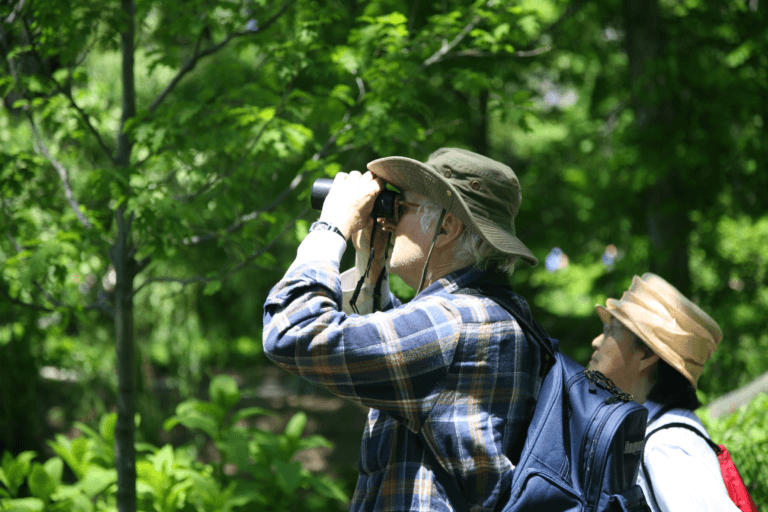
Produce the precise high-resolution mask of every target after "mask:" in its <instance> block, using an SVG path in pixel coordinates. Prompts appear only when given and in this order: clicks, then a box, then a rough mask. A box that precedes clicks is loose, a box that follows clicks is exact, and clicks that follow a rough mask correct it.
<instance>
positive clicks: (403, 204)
mask: <svg viewBox="0 0 768 512" xmlns="http://www.w3.org/2000/svg"><path fill="white" fill-rule="evenodd" d="M419 206H423V205H421V204H419V203H411V202H410V201H406V200H405V199H404V198H403V196H398V197H397V198H396V199H395V223H396V224H397V223H399V222H400V219H401V218H403V216H404V215H405V212H406V211H407V209H408V208H418V207H419Z"/></svg>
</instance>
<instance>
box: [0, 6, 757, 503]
mask: <svg viewBox="0 0 768 512" xmlns="http://www.w3.org/2000/svg"><path fill="white" fill-rule="evenodd" d="M766 50H768V15H767V14H766V6H765V5H762V4H760V2H759V1H758V0H727V1H724V2H716V3H715V2H705V1H703V0H685V1H677V0H574V1H562V0H520V1H503V0H502V1H498V0H497V1H487V0H485V1H479V0H475V1H471V2H467V1H459V0H439V1H437V0H434V1H424V0H416V1H412V2H406V1H401V0H370V1H358V0H337V1H331V2H326V1H319V0H318V1H312V0H286V1H285V2H283V3H278V2H266V1H265V0H195V1H181V0H164V1H158V0H135V1H134V0H123V1H122V2H121V3H120V5H118V4H116V3H113V4H109V5H108V6H105V5H104V3H103V2H100V1H97V0H64V1H61V0H12V1H9V2H4V3H3V5H1V6H0V53H1V54H2V56H3V59H2V64H0V66H2V73H0V96H2V98H3V108H2V110H0V230H1V231H2V234H1V236H0V453H3V452H6V453H7V457H4V458H3V460H2V466H0V467H2V468H3V472H2V473H0V477H3V475H5V476H4V477H3V478H0V500H2V499H6V500H11V499H13V500H16V501H14V503H16V504H17V505H18V506H19V507H31V508H29V509H31V510H42V509H43V508H41V507H46V510H48V509H51V510H54V509H57V508H56V507H59V508H58V509H62V510H70V509H80V508H82V509H83V510H91V509H92V508H89V507H93V506H94V503H98V507H102V506H103V507H107V508H109V507H114V506H115V504H116V502H117V500H118V498H117V488H118V485H117V484H116V482H117V481H118V480H119V479H120V478H121V477H119V476H118V475H116V474H113V473H112V472H113V471H115V467H116V465H117V467H118V473H119V472H120V470H119V466H120V465H119V463H117V462H116V461H115V455H114V453H111V452H109V449H110V446H111V444H113V443H114V442H115V438H116V436H117V438H119V439H131V440H133V439H135V441H137V442H139V443H141V444H139V445H137V446H138V447H139V448H138V449H137V450H138V451H137V455H136V458H137V459H136V460H137V464H136V466H137V468H138V469H137V475H135V477H134V478H135V479H136V481H137V482H139V485H138V487H137V489H138V491H137V492H138V497H137V498H134V499H133V507H136V508H138V509H140V510H145V509H146V510H161V509H162V510H165V508H168V509H169V510H170V509H172V508H173V507H177V508H184V507H186V509H188V510H224V509H227V508H226V507H229V508H228V509H231V510H237V509H238V508H242V507H246V508H247V507H249V506H253V503H254V502H257V503H260V504H261V506H262V508H263V509H264V510H281V509H285V507H288V508H291V507H294V506H296V503H299V502H300V503H301V505H300V506H301V507H303V508H305V509H309V510H311V509H317V510H326V509H327V507H329V506H331V505H330V503H335V504H336V506H338V507H339V508H341V509H343V508H344V507H345V500H346V499H347V498H346V496H349V495H350V493H351V492H352V490H353V486H354V480H355V471H356V469H355V468H356V456H357V452H358V440H359V435H360V432H361V430H362V425H363V421H364V414H365V411H363V410H361V409H359V408H357V407H355V406H352V405H350V404H345V403H342V402H341V401H339V400H338V399H335V398H334V397H332V396H329V395H327V394H324V393H323V392H322V390H319V389H316V388H314V387H311V386H309V385H307V384H304V383H302V382H301V381H299V380H297V379H294V378H293V377H290V376H288V375H285V374H283V373H282V372H279V371H277V370H276V369H275V368H274V367H273V366H271V364H270V363H269V362H268V361H267V360H266V358H265V357H264V356H263V354H262V350H261V313H262V309H261V307H262V304H263V301H264V298H265V297H266V294H267V292H268V291H269V289H270V287H271V286H272V285H273V284H274V283H275V282H276V281H277V280H278V279H279V278H280V276H281V275H282V272H283V271H284V270H285V268H287V266H288V265H289V264H290V262H291V261H292V258H293V256H294V254H295V248H296V246H297V244H298V242H299V241H300V240H301V239H302V238H303V236H304V235H305V234H306V232H307V229H308V226H309V224H311V222H312V221H313V220H314V219H315V218H316V216H317V213H316V212H313V211H311V210H309V208H308V195H309V189H310V185H311V183H312V181H313V180H314V179H315V178H318V177H328V176H333V175H334V174H335V173H337V172H339V171H350V170H353V169H358V170H364V168H365V165H366V163H367V162H369V161H371V160H373V159H375V158H379V157H382V156H388V155H402V156H409V157H412V158H416V159H419V160H425V159H426V158H427V157H428V155H429V153H431V152H432V151H433V150H435V149H437V148H439V147H443V146H458V147H464V148H467V149H471V150H474V151H478V152H481V153H484V154H487V155H488V156H491V157H493V158H495V159H498V160H500V161H503V162H505V163H508V164H509V165H510V166H511V167H512V168H513V169H514V170H515V172H516V173H517V175H518V177H519V178H520V181H521V184H522V189H523V204H522V207H521V210H520V214H519V216H518V218H517V220H516V227H517V230H518V235H519V236H520V238H521V239H522V240H524V241H525V243H526V244H527V245H528V246H529V247H530V248H531V249H532V250H533V251H534V253H535V254H536V255H537V256H538V258H539V260H540V264H539V266H537V267H535V268H527V267H521V268H519V269H518V270H517V272H516V274H515V276H514V278H513V284H514V286H515V288H516V290H517V291H518V292H519V293H521V294H522V295H523V296H524V297H526V298H527V299H528V301H529V303H530V304H531V306H532V308H533V310H534V313H535V314H536V316H537V318H538V319H539V321H540V322H541V323H542V324H543V325H544V326H545V328H546V329H547V330H548V331H549V332H550V334H551V335H552V336H554V337H556V338H559V339H560V340H561V343H562V348H563V350H564V351H565V352H566V353H568V354H570V355H572V356H573V357H575V358H576V359H577V360H580V361H582V362H586V361H587V360H588V358H589V355H590V353H591V348H590V346H589V342H590V341H591V340H592V338H593V337H594V336H595V335H597V334H599V332H600V331H601V325H600V322H599V320H598V317H597V316H596V315H595V314H594V305H595V304H597V303H604V301H605V300H606V298H607V297H616V298H618V297H619V296H620V295H621V293H622V291H623V290H625V289H626V288H627V287H628V286H629V284H630V283H631V279H632V276H633V275H636V274H637V275H639V274H642V273H643V272H646V271H653V272H656V273H658V274H659V275H661V276H662V277H664V278H666V279H667V280H669V281H670V282H671V283H673V284H674V285H675V286H677V287H678V288H679V289H680V290H681V291H682V292H683V293H685V294H686V295H688V296H689V297H691V298H693V299H694V300H695V301H696V302H697V303H698V304H700V305H701V306H702V307H703V308H704V309H705V310H706V311H708V312H709V313H710V314H711V315H712V316H713V317H714V318H715V319H716V320H717V321H718V322H719V323H720V325H721V327H722V329H723V332H724V333H725V338H724V340H723V342H722V344H721V346H720V348H719V349H718V350H717V352H716V353H715V354H714V356H713V357H712V359H711V360H710V362H709V363H708V365H707V368H706V371H705V375H704V377H703V378H702V379H701V381H700V388H701V391H700V397H701V399H702V401H703V402H704V403H705V404H709V403H710V402H712V401H714V400H715V399H717V398H718V397H720V396H722V395H724V394H725V393H727V392H730V391H733V390H735V389H737V388H740V387H742V386H744V385H746V384H748V383H749V382H752V381H753V380H755V379H757V378H758V377H759V376H760V375H761V374H763V373H764V372H766V371H767V370H768V330H766V328H765V321H764V319H765V312H766V309H767V308H768V283H766V272H767V271H768V249H766V247H768V212H766V210H765V208H764V204H765V201H764V200H761V199H760V197H762V192H761V191H764V190H766V185H767V184H768V174H767V173H766V172H765V169H766V155H768V136H766V131H765V129H764V127H763V123H764V122H765V121H766V119H765V116H766V115H767V114H766V113H768V105H767V103H768V94H766V91H767V90H768V51H766ZM351 259H352V254H351V253H350V251H348V252H347V254H345V262H346V263H349V262H351ZM394 288H395V292H396V293H397V294H398V295H399V296H401V297H402V298H404V299H407V298H409V297H410V296H412V294H413V291H412V290H410V289H409V288H408V287H407V286H406V285H405V284H403V283H402V282H399V281H395V283H394ZM116 346H119V347H120V350H121V352H119V354H120V355H119V356H118V352H117V351H116ZM225 375H226V376H228V377H227V378H224V376H225ZM222 379H224V380H222ZM228 379H231V380H228ZM119 383H120V384H119ZM232 386H234V387H235V388H234V389H233V388H232ZM213 390H218V391H216V392H214V391H213ZM222 390H224V391H222ZM225 391H226V392H225ZM212 395H216V396H212ZM227 396H230V397H231V399H227V398H226V397H227ZM216 397H218V398H216ZM234 397H236V398H237V399H236V400H235V398H234ZM217 400H218V401H217ZM119 404H121V405H120V407H118V405H119ZM206 404H208V405H206ZM211 404H213V405H211ZM766 406H767V404H766V400H765V395H764V394H763V395H762V396H761V397H758V398H755V399H754V400H752V402H751V403H750V404H749V405H748V406H747V407H746V408H744V409H742V410H740V411H738V412H736V413H735V414H733V415H730V416H726V417H723V418H720V419H711V418H709V416H708V415H707V414H706V409H704V410H702V414H701V415H702V417H703V418H705V419H706V420H707V421H708V422H709V423H708V427H709V428H710V431H711V432H712V433H713V436H715V438H716V439H717V438H719V440H720V441H721V442H725V443H726V445H727V446H728V447H729V449H731V451H732V452H733V456H734V459H735V460H736V462H737V465H738V466H739V467H740V468H743V469H742V472H743V474H744V477H745V480H747V481H748V484H749V486H750V490H751V491H752V493H753V496H755V499H756V500H757V501H758V505H762V506H763V507H765V506H768V491H766V489H765V485H764V484H765V482H767V481H768V472H767V471H768V470H766V469H765V468H766V467H768V465H766V462H767V461H766V457H767V456H768V455H767V454H768V433H767V429H768V425H766V423H765V418H766V415H765V412H766ZM254 408H258V409H254ZM238 411H246V412H245V413H241V416H236V415H237V414H238ZM172 417H174V418H176V420H175V421H170V420H169V418H172ZM233 418H236V419H237V422H234V423H233V422H231V420H232V419H233ZM135 425H138V426H137V427H136V430H135V434H134V433H133V428H134V426H135ZM89 429H90V430H89ZM115 432H117V434H116V433H115ZM317 434H321V435H323V436H324V437H325V438H327V439H330V441H331V443H329V442H327V441H322V440H321V439H320V438H318V437H313V436H315V435H317ZM57 435H59V436H64V437H56V436H57ZM121 436H123V437H121ZM72 439H75V440H77V439H80V440H82V441H80V442H79V444H68V443H75V441H71V440H72ZM302 439H304V441H301V440H302ZM117 442H118V444H119V443H120V441H117ZM728 443H732V444H733V446H729V445H728ZM244 447H245V448H244ZM31 452H34V453H35V454H36V455H35V457H36V458H32V455H30V453H31ZM67 453H75V454H79V455H77V456H75V455H70V456H67V455H66V454H67ZM235 453H240V458H238V459H237V460H236V461H235V462H232V461H231V460H229V461H228V459H227V457H230V458H231V456H232V455H233V454H235ZM302 453H303V454H304V455H302ZM24 454H26V455H24ZM243 454H245V455H246V458H245V459H243V458H242V455H243ZM57 460H58V461H59V462H58V463H57V462H55V461H57ZM44 461H46V462H45V463H44V464H43V462H44ZM62 461H63V462H64V463H65V464H62ZM84 461H85V462H84ZM297 461H298V462H300V464H298V465H297V464H296V463H297ZM254 466H261V467H262V468H266V469H265V471H255V470H253V467H254ZM150 467H151V468H152V471H150V469H149V468H150ZM153 471H154V472H153ZM120 474H122V473H120ZM8 475H15V476H13V477H11V476H8ZM88 475H90V476H88ZM317 475H327V476H329V477H332V479H330V480H328V479H324V478H320V477H319V476H317ZM142 482H143V484H142ZM201 482H208V483H209V484H210V485H208V486H207V487H206V486H204V485H203V484H202V483H201ZM252 484H254V485H255V484H259V485H256V487H254V486H253V485H252ZM153 485H154V487H153ZM163 486H165V487H163ZM163 489H165V490H163ZM193 489H194V490H196V491H195V492H197V494H196V493H195V492H192V490H193ZM297 489H298V490H300V492H298V493H297V492H296V491H297ZM172 490H173V491H172ZM198 491H199V492H198ZM163 493H165V494H163ZM227 493H228V494H227ZM153 495H158V496H159V495H163V496H164V498H163V500H165V501H164V502H163V504H160V499H159V498H158V499H154V500H153V499H151V498H149V497H148V496H153ZM225 495H226V496H225ZM82 496H85V498H82ZM120 499H121V500H125V499H127V500H128V502H130V501H131V498H125V497H121V498H120ZM19 500H21V501H19ZM24 500H26V501H24ZM99 500H100V501H99ZM227 500H230V501H227ZM291 500H299V502H296V501H291ZM221 503H228V505H226V507H225V506H224V505H221ZM89 504H90V505H89ZM217 504H218V505H217ZM128 509H131V506H129V507H128ZM25 510H26V509H25ZM122 510H126V508H122Z"/></svg>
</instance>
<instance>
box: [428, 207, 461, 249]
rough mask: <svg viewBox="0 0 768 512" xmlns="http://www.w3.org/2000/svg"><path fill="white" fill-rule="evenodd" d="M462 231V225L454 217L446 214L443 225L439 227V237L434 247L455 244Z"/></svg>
mask: <svg viewBox="0 0 768 512" xmlns="http://www.w3.org/2000/svg"><path fill="white" fill-rule="evenodd" d="M462 231H464V223H463V222H461V221H460V220H459V219H457V218H456V217H455V216H454V215H452V214H450V213H446V214H445V218H444V219H443V225H442V226H440V236H439V237H437V241H436V242H435V247H445V246H446V245H448V244H451V243H453V242H455V241H456V239H457V238H459V235H460V234H461V233H462Z"/></svg>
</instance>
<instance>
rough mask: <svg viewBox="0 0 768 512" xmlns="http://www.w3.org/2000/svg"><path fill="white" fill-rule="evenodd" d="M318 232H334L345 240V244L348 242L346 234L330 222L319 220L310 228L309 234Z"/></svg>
mask: <svg viewBox="0 0 768 512" xmlns="http://www.w3.org/2000/svg"><path fill="white" fill-rule="evenodd" d="M317 230H321V231H323V230H327V231H333V232H334V233H336V234H337V235H339V236H340V237H341V238H343V239H344V241H345V242H346V240H347V239H346V237H345V236H344V233H342V232H341V230H340V229H339V228H337V227H336V226H334V225H333V224H331V223H330V222H325V221H324V220H319V221H317V222H315V223H314V224H312V225H311V226H310V227H309V232H310V233H311V232H313V231H317Z"/></svg>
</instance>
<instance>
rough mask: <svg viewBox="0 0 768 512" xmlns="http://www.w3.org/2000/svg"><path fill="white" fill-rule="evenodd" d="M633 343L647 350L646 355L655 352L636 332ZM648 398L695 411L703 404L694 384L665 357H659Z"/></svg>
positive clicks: (662, 403) (640, 348)
mask: <svg viewBox="0 0 768 512" xmlns="http://www.w3.org/2000/svg"><path fill="white" fill-rule="evenodd" d="M632 343H633V345H634V347H635V348H636V349H637V350H642V351H643V352H645V355H646V356H648V355H651V354H653V353H654V352H653V350H651V348H650V347H649V346H648V345H646V344H645V342H643V340H642V339H640V337H639V336H638V335H637V334H635V333H632ZM648 400H651V401H653V402H656V403H658V404H661V405H665V406H672V407H675V408H678V409H687V410H689V411H695V410H696V409H698V408H699V407H700V406H701V402H699V399H698V397H697V396H696V390H695V389H693V385H692V384H691V383H690V382H689V381H688V379H686V378H685V377H683V374H681V373H680V372H678V371H677V370H675V369H674V368H672V367H671V366H670V365H669V364H668V363H667V362H666V361H664V360H663V359H659V362H658V366H657V373H656V383H655V384H654V385H653V387H652V388H651V392H650V393H648Z"/></svg>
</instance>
